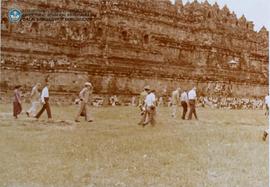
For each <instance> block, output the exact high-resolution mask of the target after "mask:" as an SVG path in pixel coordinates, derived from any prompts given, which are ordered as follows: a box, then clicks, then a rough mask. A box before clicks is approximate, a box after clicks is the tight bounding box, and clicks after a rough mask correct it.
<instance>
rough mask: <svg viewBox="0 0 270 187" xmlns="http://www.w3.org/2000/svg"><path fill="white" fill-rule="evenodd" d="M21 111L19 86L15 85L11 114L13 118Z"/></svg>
mask: <svg viewBox="0 0 270 187" xmlns="http://www.w3.org/2000/svg"><path fill="white" fill-rule="evenodd" d="M21 112H22V101H21V86H20V85H18V86H15V89H14V99H13V116H14V118H15V119H17V118H18V115H19V114H20V113H21Z"/></svg>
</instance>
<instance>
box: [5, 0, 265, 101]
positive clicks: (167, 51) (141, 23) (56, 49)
mask: <svg viewBox="0 0 270 187" xmlns="http://www.w3.org/2000/svg"><path fill="white" fill-rule="evenodd" d="M12 7H14V3H13V4H12V3H11V2H10V1H2V20H1V52H2V54H1V80H0V88H1V93H7V92H9V91H10V90H12V88H13V87H14V85H16V84H21V85H23V86H24V88H25V89H26V90H27V89H30V87H31V86H32V85H33V84H34V83H35V82H37V81H41V82H42V81H43V80H44V79H45V78H49V80H50V81H51V82H52V88H51V90H52V93H55V94H64V93H72V94H75V93H77V92H78V91H79V89H80V88H81V86H82V83H83V82H84V81H87V80H90V81H91V82H92V83H93V84H94V87H95V88H94V93H95V94H102V95H115V94H116V95H125V96H131V95H136V94H138V93H139V92H140V91H141V90H142V88H143V86H144V85H146V84H149V85H150V86H151V87H153V88H155V89H156V90H157V91H158V93H159V94H160V95H161V94H162V95H168V94H170V93H171V91H172V90H173V89H175V88H176V87H177V86H181V87H184V88H187V89H189V88H190V87H191V86H192V85H197V87H198V89H199V93H200V94H202V95H208V94H210V93H209V92H210V91H211V89H209V88H210V87H211V86H212V87H213V88H214V87H215V86H217V84H220V85H222V86H223V87H224V88H225V90H226V88H230V89H229V90H230V95H231V96H235V97H254V96H255V97H261V96H264V95H266V94H267V91H268V73H267V72H268V31H267V30H266V29H265V28H264V27H263V28H262V29H261V30H260V31H259V32H256V31H254V29H253V23H252V22H250V21H247V20H246V18H245V17H244V16H242V17H241V18H239V19H238V18H237V17H236V15H235V13H233V12H231V11H230V10H229V9H228V8H227V7H226V6H225V7H223V8H220V7H219V6H218V4H214V5H210V4H209V3H208V2H207V1H205V2H204V3H198V2H197V1H194V2H192V3H187V4H185V5H184V4H182V2H181V1H180V0H177V1H176V3H175V4H171V3H170V1H169V0H159V1H152V0H92V1H86V0H76V1H75V0H68V1H67V0H66V1H46V0H28V1H27V2H26V1H16V7H17V8H20V9H21V10H22V12H24V11H25V10H31V9H39V10H47V11H48V10H53V11H57V10H61V11H68V10H78V11H80V10H83V11H88V12H91V15H92V19H91V20H88V21H52V22H50V21H38V22H37V21H29V20H28V21H26V20H24V18H23V19H22V20H21V21H20V22H19V23H13V24H11V23H9V21H8V18H7V12H8V10H9V9H10V8H12ZM231 60H234V61H236V62H238V64H237V65H230V64H228V62H229V61H231Z"/></svg>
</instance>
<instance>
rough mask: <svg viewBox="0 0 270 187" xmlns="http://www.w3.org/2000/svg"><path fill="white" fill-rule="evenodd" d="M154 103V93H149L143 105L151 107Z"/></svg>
mask: <svg viewBox="0 0 270 187" xmlns="http://www.w3.org/2000/svg"><path fill="white" fill-rule="evenodd" d="M155 101H156V96H155V94H154V93H150V94H148V95H147V96H146V98H145V104H146V106H148V107H149V106H153V105H154V103H155Z"/></svg>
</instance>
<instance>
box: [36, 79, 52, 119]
mask: <svg viewBox="0 0 270 187" xmlns="http://www.w3.org/2000/svg"><path fill="white" fill-rule="evenodd" d="M41 103H42V108H41V110H40V111H39V112H38V113H37V115H36V116H35V118H37V119H39V117H40V116H41V115H42V113H43V112H44V110H46V112H47V115H48V118H49V119H52V114H51V108H50V103H49V82H48V81H46V82H45V86H44V88H43V89H42V92H41Z"/></svg>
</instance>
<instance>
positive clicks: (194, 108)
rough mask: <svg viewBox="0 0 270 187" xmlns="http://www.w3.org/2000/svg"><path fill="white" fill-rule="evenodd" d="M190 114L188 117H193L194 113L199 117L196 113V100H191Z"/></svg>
mask: <svg viewBox="0 0 270 187" xmlns="http://www.w3.org/2000/svg"><path fill="white" fill-rule="evenodd" d="M189 107H190V108H189V114H188V119H189V120H190V119H191V118H192V114H194V117H195V118H196V119H198V118H197V114H196V106H195V100H189Z"/></svg>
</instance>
